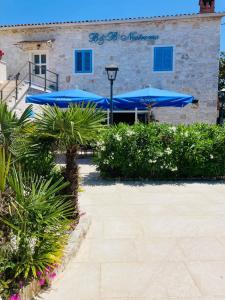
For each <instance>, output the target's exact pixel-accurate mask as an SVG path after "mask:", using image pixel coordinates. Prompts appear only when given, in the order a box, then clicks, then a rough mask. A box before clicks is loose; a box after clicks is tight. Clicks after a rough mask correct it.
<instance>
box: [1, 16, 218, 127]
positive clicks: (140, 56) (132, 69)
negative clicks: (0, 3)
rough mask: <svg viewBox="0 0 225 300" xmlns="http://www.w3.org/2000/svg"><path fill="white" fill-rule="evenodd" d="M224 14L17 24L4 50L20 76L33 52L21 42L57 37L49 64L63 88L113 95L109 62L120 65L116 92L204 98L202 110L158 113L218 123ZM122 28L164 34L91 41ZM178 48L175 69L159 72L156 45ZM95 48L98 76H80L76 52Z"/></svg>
mask: <svg viewBox="0 0 225 300" xmlns="http://www.w3.org/2000/svg"><path fill="white" fill-rule="evenodd" d="M220 19H221V18H220V17H216V16H215V15H214V17H212V16H209V17H204V18H203V17H198V16H197V15H196V17H190V18H188V17H187V18H186V19H185V18H174V19H165V20H164V19H163V18H162V19H158V20H155V21H143V22H125V21H124V22H121V23H119V22H115V23H113V22H109V23H104V24H101V23H99V24H91V23H90V24H89V25H88V24H85V25H82V24H81V25H70V26H69V25H68V26H61V27H60V26H56V25H55V26H49V27H43V28H26V27H24V28H21V29H20V28H15V29H7V30H6V29H4V30H0V48H1V49H3V50H4V52H5V53H6V55H5V60H6V61H7V62H8V66H9V68H8V74H14V73H16V72H17V70H18V69H19V68H20V66H22V65H23V63H24V62H25V61H26V60H28V59H29V58H30V51H24V50H21V49H19V48H18V47H17V46H15V44H16V43H17V42H19V41H22V40H47V39H54V40H55V41H54V43H53V47H52V48H50V47H49V48H48V49H47V51H48V67H49V69H52V70H53V71H55V72H57V73H59V75H60V89H70V88H80V89H84V90H87V91H92V92H95V93H97V94H100V95H103V96H108V95H109V82H108V80H107V77H106V74H105V71H104V69H105V65H107V64H111V63H116V64H118V65H119V68H120V70H119V73H118V77H117V80H116V82H115V93H122V92H126V91H130V90H134V89H140V88H143V87H146V86H147V85H151V86H152V87H155V88H161V89H168V90H174V91H177V92H183V93H187V94H192V95H193V96H195V97H196V98H197V99H199V101H200V105H199V108H198V109H196V108H195V109H194V108H192V107H191V106H189V107H186V108H183V109H175V108H169V109H168V108H167V109H157V110H156V111H155V114H156V117H157V119H158V120H159V121H162V122H172V123H191V122H197V121H200V122H209V123H215V122H216V117H217V90H218V89H217V86H218V67H219V49H220ZM110 31H118V32H122V33H124V34H128V33H130V32H133V31H136V32H139V33H143V34H149V35H158V36H159V39H158V40H153V41H126V42H124V41H116V42H105V43H104V44H103V45H97V44H91V43H90V42H89V34H90V33H91V32H99V33H107V32H110ZM154 45H173V46H174V47H175V70H174V72H168V73H165V72H164V73H155V72H153V71H152V69H153V68H152V67H153V46H154ZM75 49H92V50H93V56H94V72H93V74H74V50H75Z"/></svg>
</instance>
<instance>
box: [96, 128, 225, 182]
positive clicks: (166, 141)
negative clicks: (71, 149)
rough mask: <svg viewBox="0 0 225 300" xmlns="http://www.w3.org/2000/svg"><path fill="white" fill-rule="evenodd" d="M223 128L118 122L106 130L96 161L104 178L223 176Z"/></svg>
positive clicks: (224, 140)
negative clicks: (130, 124)
mask: <svg viewBox="0 0 225 300" xmlns="http://www.w3.org/2000/svg"><path fill="white" fill-rule="evenodd" d="M224 149H225V128H224V127H219V126H216V125H207V124H194V125H189V126H186V125H179V126H171V125H168V124H158V123H152V124H150V125H143V124H138V125H134V126H129V125H125V124H119V125H118V126H114V127H111V128H109V129H108V130H107V131H105V132H104V133H103V135H102V137H101V140H100V142H99V143H98V146H97V155H96V158H95V162H96V163H97V166H98V169H99V171H100V173H101V175H102V176H103V177H112V178H115V177H122V178H149V179H151V178H159V179H160V178H162V179H164V178H165V179H169V178H209V177H220V176H224V175H225V151H224Z"/></svg>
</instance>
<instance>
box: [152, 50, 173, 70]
mask: <svg viewBox="0 0 225 300" xmlns="http://www.w3.org/2000/svg"><path fill="white" fill-rule="evenodd" d="M154 71H155V72H160V71H161V72H162V71H163V72H168V71H173V47H155V48H154Z"/></svg>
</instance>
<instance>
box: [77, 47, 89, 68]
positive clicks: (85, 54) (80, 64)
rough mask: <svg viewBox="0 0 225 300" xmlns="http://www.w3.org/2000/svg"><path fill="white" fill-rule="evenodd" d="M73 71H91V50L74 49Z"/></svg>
mask: <svg viewBox="0 0 225 300" xmlns="http://www.w3.org/2000/svg"><path fill="white" fill-rule="evenodd" d="M75 73H92V50H75Z"/></svg>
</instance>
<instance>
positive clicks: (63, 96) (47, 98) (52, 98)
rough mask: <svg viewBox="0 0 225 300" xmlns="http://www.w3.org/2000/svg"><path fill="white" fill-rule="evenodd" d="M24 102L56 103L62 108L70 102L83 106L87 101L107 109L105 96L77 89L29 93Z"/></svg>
mask: <svg viewBox="0 0 225 300" xmlns="http://www.w3.org/2000/svg"><path fill="white" fill-rule="evenodd" d="M26 103H34V104H39V105H44V104H48V105H51V106H53V105H56V106H58V107H62V108H66V107H68V106H69V105H71V104H84V106H85V105H87V104H88V103H94V104H95V105H96V107H97V108H102V109H107V108H108V107H109V103H108V100H107V99H106V98H103V97H101V96H98V95H96V94H93V93H89V92H86V91H83V90H79V89H76V90H63V91H59V92H53V93H44V94H37V95H30V96H27V97H26Z"/></svg>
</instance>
